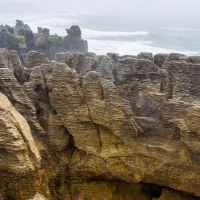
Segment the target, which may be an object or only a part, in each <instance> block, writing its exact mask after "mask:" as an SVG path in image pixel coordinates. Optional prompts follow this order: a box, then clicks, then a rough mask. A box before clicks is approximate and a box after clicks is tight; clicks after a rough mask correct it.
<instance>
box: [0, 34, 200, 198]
mask: <svg viewBox="0 0 200 200" xmlns="http://www.w3.org/2000/svg"><path fill="white" fill-rule="evenodd" d="M70 34H71V33H70ZM72 34H74V33H72ZM77 34H78V33H77ZM145 55H146V54H145ZM148 55H149V56H150V54H148ZM157 60H158V61H159V62H158V63H159V66H158V65H156V64H155V63H157V62H155V59H154V61H153V60H152V59H149V57H148V58H145V57H142V58H141V59H140V58H136V57H131V56H123V57H120V56H119V55H117V54H108V56H96V55H95V54H94V53H86V54H81V53H74V54H71V53H69V52H68V53H59V54H57V55H56V61H53V62H50V61H49V60H48V59H47V58H45V56H44V55H42V54H39V53H37V52H31V53H30V54H29V56H28V59H27V63H26V65H27V66H26V67H27V68H23V67H22V66H21V64H20V62H19V58H17V54H16V52H15V51H11V52H8V51H7V50H5V49H1V50H0V63H1V65H0V67H1V68H0V99H1V102H2V103H1V105H0V123H1V130H0V149H1V152H3V153H2V154H1V155H0V159H1V161H2V162H1V163H0V171H1V174H2V178H1V183H0V194H1V195H2V198H3V199H5V200H9V199H16V200H18V199H45V198H46V199H53V200H54V199H55V200H57V199H63V200H68V199H69V200H71V199H74V200H86V199H97V200H98V199H99V200H100V199H101V200H102V199H105V200H129V199H130V200H132V199H140V200H149V199H154V200H156V199H159V200H165V199H185V200H192V199H197V200H198V199H200V190H199V188H200V187H199V186H200V160H199V153H200V147H199V130H200V126H199V123H200V107H199V96H198V94H199V93H200V88H199V73H200V65H199V64H198V60H199V59H198V57H197V58H196V57H195V58H194V57H192V58H191V57H186V56H183V55H180V54H170V55H169V56H167V57H165V56H163V55H159V56H158V59H157ZM154 62H155V63H154ZM25 75H26V76H25Z"/></svg>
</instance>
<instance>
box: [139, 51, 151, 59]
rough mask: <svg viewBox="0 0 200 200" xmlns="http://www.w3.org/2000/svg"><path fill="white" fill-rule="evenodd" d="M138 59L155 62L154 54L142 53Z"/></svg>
mask: <svg viewBox="0 0 200 200" xmlns="http://www.w3.org/2000/svg"><path fill="white" fill-rule="evenodd" d="M137 58H138V59H145V60H151V61H153V54H152V53H149V52H141V53H139V54H138V55H137Z"/></svg>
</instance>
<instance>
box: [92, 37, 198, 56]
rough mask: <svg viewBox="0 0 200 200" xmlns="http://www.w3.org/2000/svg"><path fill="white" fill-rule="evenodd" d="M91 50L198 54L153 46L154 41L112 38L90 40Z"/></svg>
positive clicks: (125, 53)
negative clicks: (130, 40)
mask: <svg viewBox="0 0 200 200" xmlns="http://www.w3.org/2000/svg"><path fill="white" fill-rule="evenodd" d="M88 44H89V51H92V52H95V53H96V54H97V55H106V54H107V53H108V52H112V53H113V52H114V53H119V54H120V55H137V54H139V53H140V52H151V53H153V54H157V53H172V52H173V53H182V54H185V55H197V54H198V52H194V51H176V50H174V49H164V48H159V47H154V46H152V45H151V44H152V41H140V40H138V41H136V42H128V41H110V40H88Z"/></svg>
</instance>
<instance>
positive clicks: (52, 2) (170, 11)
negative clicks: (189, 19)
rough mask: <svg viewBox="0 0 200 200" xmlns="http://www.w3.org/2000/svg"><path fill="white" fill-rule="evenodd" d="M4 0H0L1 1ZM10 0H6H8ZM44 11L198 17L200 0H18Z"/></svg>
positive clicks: (199, 15)
mask: <svg viewBox="0 0 200 200" xmlns="http://www.w3.org/2000/svg"><path fill="white" fill-rule="evenodd" d="M3 1H5V0H0V2H3ZM8 1H10V0H6V2H8ZM18 1H21V2H32V3H34V4H35V5H36V6H37V7H38V9H40V10H43V11H44V10H45V11H52V10H54V11H68V12H93V13H103V14H105V13H107V14H110V13H113V14H115V13H117V14H148V15H149V14H150V15H167V16H170V15H173V16H174V15H175V16H188V15H193V16H195V15H196V16H197V17H200V12H199V8H200V0H100V1H99V0H18Z"/></svg>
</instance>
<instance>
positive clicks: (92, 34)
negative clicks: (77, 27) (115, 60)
mask: <svg viewBox="0 0 200 200" xmlns="http://www.w3.org/2000/svg"><path fill="white" fill-rule="evenodd" d="M82 35H83V37H85V38H97V37H116V36H134V35H148V32H146V31H143V30H141V31H134V32H119V31H97V30H92V29H82Z"/></svg>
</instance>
